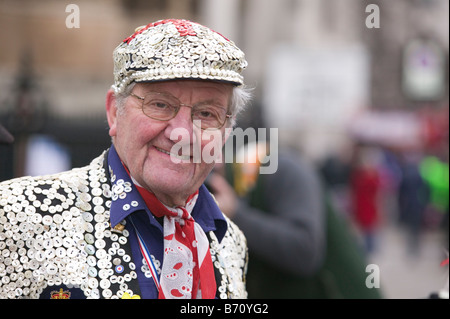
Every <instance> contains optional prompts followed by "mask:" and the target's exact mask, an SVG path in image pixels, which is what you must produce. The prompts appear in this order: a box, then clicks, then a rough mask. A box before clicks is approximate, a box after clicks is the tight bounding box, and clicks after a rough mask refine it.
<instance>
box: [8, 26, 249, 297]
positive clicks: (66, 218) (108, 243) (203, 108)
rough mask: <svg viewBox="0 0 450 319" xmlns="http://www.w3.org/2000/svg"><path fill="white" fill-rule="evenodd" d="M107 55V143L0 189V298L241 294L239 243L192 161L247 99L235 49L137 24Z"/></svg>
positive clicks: (220, 138)
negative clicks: (65, 166)
mask: <svg viewBox="0 0 450 319" xmlns="http://www.w3.org/2000/svg"><path fill="white" fill-rule="evenodd" d="M113 58H114V84H113V86H112V88H111V89H110V90H109V91H108V92H107V94H106V115H107V120H108V124H109V135H110V136H111V138H112V145H111V147H110V148H109V149H108V150H107V151H105V152H104V153H103V154H101V155H100V156H99V157H98V158H95V159H93V161H92V162H91V164H89V165H88V166H86V167H82V168H74V169H72V170H70V171H67V172H63V173H57V174H55V175H48V176H40V177H22V178H18V179H13V180H10V181H6V182H3V183H1V184H0V193H1V197H0V223H1V224H0V247H1V249H2V256H3V257H2V258H1V259H0V272H1V277H2V279H1V281H0V298H33V299H34V298H41V299H78V298H90V299H98V298H105V299H109V298H116V299H117V298H122V299H139V298H144V299H147V298H159V299H175V298H176V299H190V298H192V299H196V298H245V297H246V295H247V293H246V288H245V273H246V265H247V247H246V240H245V237H244V235H243V233H242V232H241V231H240V230H239V229H238V228H237V227H236V226H235V225H234V223H233V222H231V221H230V220H229V219H228V218H226V217H225V216H224V215H223V214H222V212H221V211H220V210H219V208H218V207H217V205H216V203H215V201H214V200H213V198H212V196H211V194H210V193H209V192H208V191H207V189H206V188H205V186H204V185H203V181H204V179H205V178H206V177H207V176H208V174H209V172H210V171H211V169H212V168H213V166H214V162H211V161H209V159H208V161H206V159H205V158H204V157H201V158H200V160H198V161H194V159H193V155H192V154H193V150H194V148H196V147H198V148H199V150H200V151H203V149H204V148H205V147H206V146H211V143H213V144H214V146H217V147H218V148H219V149H220V148H221V147H222V145H223V143H225V140H226V135H225V130H226V128H230V127H231V126H232V124H233V121H234V117H235V116H236V114H237V113H238V112H239V110H240V109H241V108H242V107H243V106H244V104H245V103H246V101H247V100H248V99H249V93H248V91H247V90H246V89H245V87H244V83H243V77H242V75H241V72H242V71H243V69H245V67H246V65H247V62H246V61H245V58H244V53H243V52H242V51H241V50H240V49H239V48H238V47H236V45H235V44H234V43H233V42H232V41H230V40H228V39H226V38H225V37H223V36H222V35H220V34H219V33H217V32H214V31H212V30H211V29H209V28H207V27H204V26H202V25H199V24H197V23H195V22H190V21H187V20H174V19H170V20H161V21H157V22H154V23H150V24H148V25H146V26H143V27H139V28H137V29H136V31H135V32H134V33H133V34H132V35H131V36H130V37H128V38H126V39H125V40H124V41H123V42H122V43H120V44H119V45H118V46H117V48H116V49H115V50H114V52H113ZM212 132H213V133H214V132H215V133H217V134H216V136H217V138H215V139H214V140H213V141H210V140H208V144H206V141H205V139H204V138H203V135H205V134H207V133H209V134H212ZM208 136H210V135H208ZM216 144H217V145H216ZM218 260H220V262H218Z"/></svg>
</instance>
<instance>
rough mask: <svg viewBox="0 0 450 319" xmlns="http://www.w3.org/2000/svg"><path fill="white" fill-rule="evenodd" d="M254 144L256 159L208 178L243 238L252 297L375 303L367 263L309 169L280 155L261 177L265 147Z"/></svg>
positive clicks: (292, 156) (293, 156) (296, 158)
mask: <svg viewBox="0 0 450 319" xmlns="http://www.w3.org/2000/svg"><path fill="white" fill-rule="evenodd" d="M257 145H258V146H257V147H254V145H253V147H248V146H246V148H247V151H248V154H247V155H248V157H249V158H254V155H252V154H251V150H253V151H255V152H257V153H258V154H257V156H256V158H257V161H255V162H254V163H252V162H249V161H244V162H237V163H233V164H227V165H220V164H218V165H217V166H216V168H215V169H214V170H213V172H212V173H211V176H210V177H209V178H208V179H207V186H208V187H209V188H210V190H211V191H212V192H213V194H214V196H215V198H216V200H217V201H218V203H219V207H220V208H221V209H222V211H223V212H224V213H225V214H226V215H227V216H229V217H230V218H231V219H232V220H233V221H234V222H235V223H236V224H237V225H238V226H239V227H240V228H241V229H242V230H243V231H244V233H245V234H246V237H247V241H248V247H249V268H248V276H247V291H248V294H249V298H271V299H275V298H284V299H287V298H297V299H300V298H309V299H311V298H314V299H332V298H380V297H381V294H380V292H379V291H378V290H377V289H375V290H373V289H368V288H367V287H366V285H365V280H366V276H367V274H366V273H365V268H366V262H365V260H364V258H363V256H362V254H361V251H360V250H359V247H358V246H357V245H356V243H355V239H354V238H353V236H352V234H351V232H350V229H349V227H348V225H347V224H346V223H345V220H343V219H342V218H341V217H342V214H341V213H339V212H337V211H336V210H335V209H334V208H333V205H332V204H331V201H330V200H328V195H327V194H326V192H325V191H324V190H323V188H322V183H321V180H320V177H319V175H318V172H317V171H316V169H315V168H314V166H313V165H311V164H309V163H308V162H307V161H306V159H305V158H303V156H301V154H299V153H298V152H296V151H293V150H289V149H281V150H279V152H278V154H279V166H278V170H277V171H276V172H275V173H274V174H260V172H259V170H258V167H259V166H260V165H261V163H263V162H266V161H265V159H264V156H265V154H266V150H267V149H268V146H267V144H266V142H258V144H257ZM261 150H262V151H261Z"/></svg>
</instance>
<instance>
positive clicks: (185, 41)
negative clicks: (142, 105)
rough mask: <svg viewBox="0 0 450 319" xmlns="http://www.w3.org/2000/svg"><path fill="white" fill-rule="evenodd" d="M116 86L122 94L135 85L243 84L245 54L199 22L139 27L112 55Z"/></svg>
mask: <svg viewBox="0 0 450 319" xmlns="http://www.w3.org/2000/svg"><path fill="white" fill-rule="evenodd" d="M113 58H114V85H113V89H114V91H115V92H116V93H121V92H123V90H124V89H125V88H126V87H127V86H128V85H129V84H130V83H132V82H154V81H167V80H174V79H203V80H214V81H223V82H229V83H232V84H234V85H237V86H239V85H242V84H244V79H243V76H242V71H243V70H244V69H245V68H246V67H247V61H246V60H245V55H244V53H243V52H242V51H241V50H240V49H239V48H238V47H237V46H236V45H235V44H234V42H232V41H231V40H229V39H227V38H225V37H224V36H223V35H221V34H220V33H218V32H215V31H213V30H211V29H209V28H207V27H205V26H202V25H200V24H198V23H196V22H191V21H188V20H177V19H168V20H160V21H157V22H153V23H150V24H148V25H146V26H142V27H139V28H137V29H136V30H135V32H134V33H133V34H132V35H131V36H129V37H128V38H126V39H125V40H124V41H123V42H122V43H121V44H120V45H119V46H117V48H116V49H115V50H114V53H113Z"/></svg>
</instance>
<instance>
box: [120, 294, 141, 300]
mask: <svg viewBox="0 0 450 319" xmlns="http://www.w3.org/2000/svg"><path fill="white" fill-rule="evenodd" d="M122 299H141V296H139V295H133V297H131V295H130V294H129V293H128V292H125V293H124V294H123V296H122Z"/></svg>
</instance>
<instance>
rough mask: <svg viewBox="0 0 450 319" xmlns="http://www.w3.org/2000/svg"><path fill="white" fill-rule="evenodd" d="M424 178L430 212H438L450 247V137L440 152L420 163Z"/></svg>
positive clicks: (426, 157)
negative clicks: (427, 190)
mask: <svg viewBox="0 0 450 319" xmlns="http://www.w3.org/2000/svg"><path fill="white" fill-rule="evenodd" d="M419 170H420V174H421V176H422V178H423V179H424V180H425V182H426V184H427V186H428V188H429V193H430V195H429V207H428V208H429V213H437V214H438V216H439V217H440V222H441V225H442V228H443V231H444V232H445V237H446V238H445V241H444V244H445V246H446V247H447V249H448V247H449V240H448V239H449V159H448V137H447V139H446V140H445V141H444V142H443V143H442V145H441V148H440V150H439V152H436V154H428V155H426V156H424V158H423V159H422V161H421V162H420V164H419Z"/></svg>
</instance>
